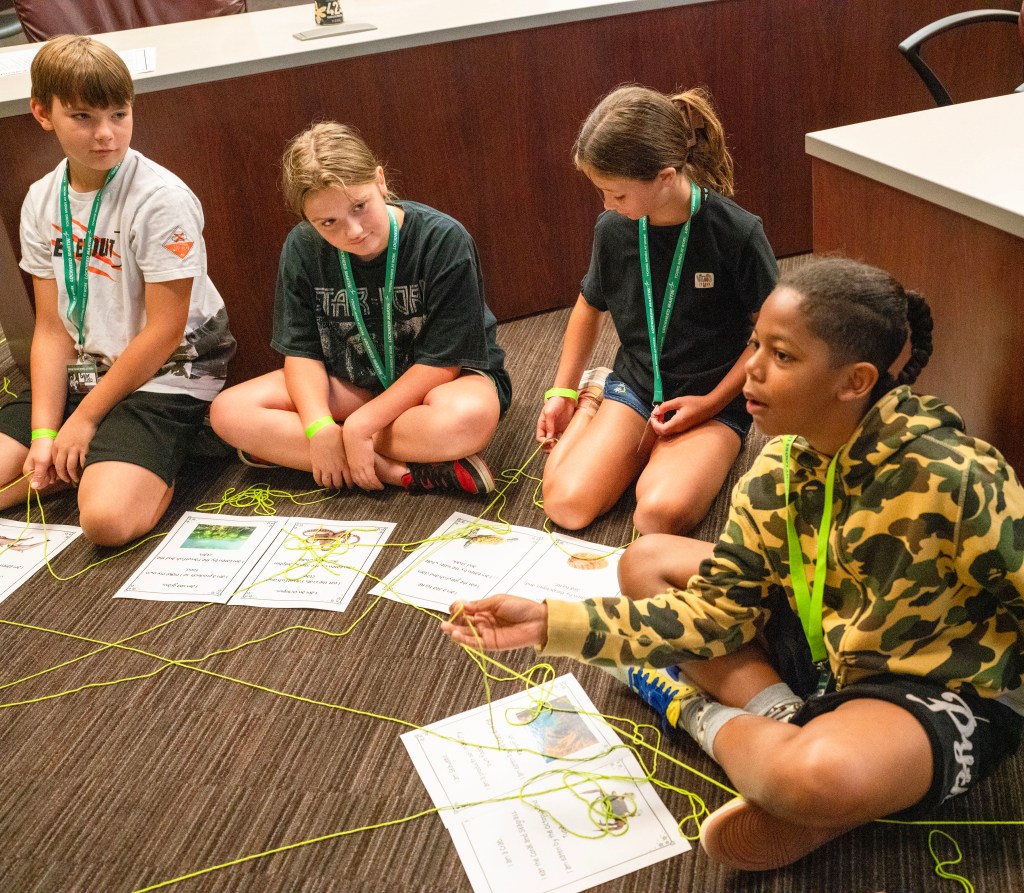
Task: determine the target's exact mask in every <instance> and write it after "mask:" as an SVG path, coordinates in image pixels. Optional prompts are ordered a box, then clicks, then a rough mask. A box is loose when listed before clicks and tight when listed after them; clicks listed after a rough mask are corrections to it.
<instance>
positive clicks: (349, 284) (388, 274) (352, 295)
mask: <svg viewBox="0 0 1024 893" xmlns="http://www.w3.org/2000/svg"><path fill="white" fill-rule="evenodd" d="M338 263H339V264H340V265H341V275H342V276H343V277H344V279H345V294H346V295H347V296H348V306H349V309H350V311H351V313H352V318H353V319H354V320H355V321H356V328H357V329H358V330H359V337H360V338H362V339H363V344H364V345H365V346H366V354H367V356H368V357H369V358H370V363H371V364H372V365H373V371H374V372H375V373H376V374H377V378H378V379H379V380H380V383H381V384H382V385H383V386H384V387H385V388H389V387H391V385H392V384H394V382H395V333H394V330H393V328H392V325H391V316H392V310H391V304H392V302H393V301H394V299H395V270H396V268H397V267H398V221H397V220H395V212H394V211H392V210H391V208H388V257H387V264H386V268H385V272H384V296H383V298H382V300H381V303H382V305H383V306H382V307H381V310H382V312H383V314H384V360H383V362H382V361H381V358H380V354H379V353H377V348H376V347H374V344H373V339H372V338H370V333H369V331H368V330H367V328H366V323H365V322H363V310H362V308H361V307H360V306H359V290H358V289H357V288H356V280H355V277H353V275H352V264H351V262H350V261H349V259H348V253H347V252H345V251H341V250H340V249H339V251H338Z"/></svg>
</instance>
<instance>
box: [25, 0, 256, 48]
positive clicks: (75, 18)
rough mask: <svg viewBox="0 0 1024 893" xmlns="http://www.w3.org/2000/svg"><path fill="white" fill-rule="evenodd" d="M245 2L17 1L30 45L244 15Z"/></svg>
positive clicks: (151, 0) (241, 0)
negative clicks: (59, 37)
mask: <svg viewBox="0 0 1024 893" xmlns="http://www.w3.org/2000/svg"><path fill="white" fill-rule="evenodd" d="M245 3H246V0H75V2H74V3H55V2H53V0H14V8H15V10H16V11H17V13H18V18H19V19H21V27H22V29H23V30H24V32H25V36H26V37H27V38H28V39H29V41H40V40H49V39H50V38H51V37H56V36H57V35H58V34H102V33H104V32H106V31H126V30H128V29H129V28H144V27H146V26H147V25H166V24H169V23H170V22H185V21H189V20H191V19H208V18H212V17H214V16H222V15H232V14H234V13H239V12H245Z"/></svg>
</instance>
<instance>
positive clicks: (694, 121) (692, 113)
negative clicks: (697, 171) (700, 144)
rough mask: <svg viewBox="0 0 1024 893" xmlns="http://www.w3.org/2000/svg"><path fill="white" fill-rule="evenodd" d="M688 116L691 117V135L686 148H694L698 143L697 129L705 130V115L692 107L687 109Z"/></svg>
mask: <svg viewBox="0 0 1024 893" xmlns="http://www.w3.org/2000/svg"><path fill="white" fill-rule="evenodd" d="M687 116H688V118H689V119H690V136H689V137H688V138H687V140H686V148H687V149H692V148H693V147H694V146H696V145H697V131H698V130H704V127H705V124H704V116H703V115H702V114H701V113H700V112H698V111H697V110H696V109H695V108H692V107H691V108H689V109H687Z"/></svg>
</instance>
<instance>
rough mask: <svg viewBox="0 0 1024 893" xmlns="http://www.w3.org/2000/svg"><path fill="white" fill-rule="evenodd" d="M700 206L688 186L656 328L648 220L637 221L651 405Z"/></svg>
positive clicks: (657, 395) (696, 190) (658, 391)
mask: <svg viewBox="0 0 1024 893" xmlns="http://www.w3.org/2000/svg"><path fill="white" fill-rule="evenodd" d="M699 207H700V187H699V186H698V185H697V184H696V183H693V182H691V183H690V216H689V217H687V218H686V223H684V224H683V228H682V229H681V230H680V231H679V238H678V239H677V240H676V253H675V254H674V255H673V257H672V266H671V268H670V269H669V273H668V281H667V282H666V283H665V299H664V300H663V301H662V302H661V319H660V320H659V321H658V323H657V326H655V322H654V286H653V285H652V283H651V253H650V250H649V249H648V246H647V226H648V223H647V218H646V217H641V218H640V223H639V227H640V278H641V280H642V281H643V286H644V310H645V311H646V313H647V334H648V337H649V338H650V342H651V366H652V367H653V369H654V405H655V406H657V405H658V404H659V403H661V401H662V400H663V399H664V396H665V393H664V390H663V388H662V384H661V349H662V347H663V346H664V344H665V334H666V333H667V332H668V324H669V320H670V319H671V318H672V308H673V307H674V306H675V303H676V292H678V291H679V280H680V278H681V277H682V275H683V261H685V260H686V246H687V244H688V243H689V241H690V223H691V222H692V221H693V215H694V214H696V213H697V209H698V208H699Z"/></svg>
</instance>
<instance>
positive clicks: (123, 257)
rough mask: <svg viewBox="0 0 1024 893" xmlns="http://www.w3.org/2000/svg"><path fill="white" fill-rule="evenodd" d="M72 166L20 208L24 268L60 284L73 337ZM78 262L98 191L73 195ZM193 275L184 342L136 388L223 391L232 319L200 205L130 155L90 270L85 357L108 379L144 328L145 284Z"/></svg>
mask: <svg viewBox="0 0 1024 893" xmlns="http://www.w3.org/2000/svg"><path fill="white" fill-rule="evenodd" d="M66 165H67V162H66V161H62V162H61V163H60V164H59V165H57V167H56V169H55V170H53V171H52V172H50V173H49V174H47V175H46V176H45V177H43V178H42V179H41V180H38V181H37V182H35V183H33V184H32V186H31V187H30V188H29V191H28V195H27V196H26V197H25V202H24V204H23V205H22V208H21V268H22V269H23V270H25V271H26V272H27V273H29V274H31V275H33V276H37V277H39V278H41V279H56V280H57V293H58V312H59V313H60V316H61V319H62V320H63V322H64V326H65V328H66V329H67V330H68V333H69V334H70V335H71V338H72V339H73V340H74V341H75V343H76V344H77V343H78V329H77V327H76V325H75V323H74V322H73V321H71V320H69V319H68V318H67V311H68V291H67V286H66V284H65V281H64V257H63V253H62V252H63V247H64V240H63V238H62V233H61V222H60V218H61V214H60V187H61V182H62V180H63V178H64V170H65V167H66ZM68 196H69V199H70V203H71V218H72V222H73V229H74V235H73V239H74V245H75V248H76V252H77V254H76V265H77V263H78V261H79V260H80V258H81V252H82V245H83V241H84V239H85V230H86V226H87V225H88V222H89V215H90V213H91V211H92V203H93V199H94V198H95V197H96V193H95V192H88V193H79V192H75V191H74V190H73V189H69V190H68ZM190 277H191V279H192V297H191V301H190V303H189V312H188V322H187V323H186V325H185V335H184V338H183V339H182V342H181V345H180V346H179V348H178V349H177V350H176V351H175V352H174V354H173V355H172V356H171V357H170V358H169V359H168V361H167V362H166V363H165V364H164V365H163V367H162V368H161V369H160V370H159V371H158V372H157V374H156V375H155V376H154V377H153V378H151V379H150V380H149V381H148V382H146V384H144V385H142V387H141V388H139V390H141V391H153V392H156V393H162V394H175V393H186V394H191V395H192V396H193V397H196V398H198V399H200V400H212V399H213V398H214V397H215V396H216V395H217V393H218V392H219V391H220V389H221V388H222V387H223V386H224V379H225V377H226V375H227V363H228V360H229V359H230V358H231V356H232V355H233V354H234V351H235V340H234V338H233V337H232V336H231V333H230V332H229V331H228V319H227V313H226V311H225V309H224V301H223V300H222V298H221V296H220V294H219V293H218V292H217V289H216V288H215V287H214V285H213V283H212V282H210V280H209V278H207V275H206V246H205V244H204V242H203V210H202V207H201V206H200V204H199V199H197V198H196V197H195V195H193V193H192V191H191V190H190V189H189V188H188V187H187V186H186V185H185V184H184V183H183V182H182V181H181V180H179V179H178V178H177V177H176V176H175V175H174V174H172V173H171V172H170V171H168V170H166V169H165V168H163V167H161V166H160V165H158V164H156V163H154V162H152V161H150V160H149V159H148V158H146V157H145V156H143V155H141V154H139V153H138V152H136V151H135V150H133V149H129V150H128V154H127V155H126V156H125V159H124V162H123V163H122V164H121V167H120V169H119V170H118V172H117V174H116V175H115V176H114V179H113V180H111V181H110V183H108V184H107V187H106V188H105V189H104V191H103V198H102V200H101V203H100V212H99V217H98V219H97V221H96V230H95V235H94V239H93V248H92V260H91V263H90V264H89V302H88V305H87V307H86V312H85V330H84V334H85V352H86V353H87V354H88V355H89V356H90V357H91V358H92V359H93V360H94V362H95V363H96V366H97V368H98V370H99V372H100V374H101V375H102V374H103V373H104V372H106V371H107V370H108V369H109V368H110V366H111V365H112V364H113V362H114V361H115V360H116V359H117V358H118V357H119V356H120V355H121V353H122V351H124V349H125V347H126V346H127V345H128V342H130V341H131V340H132V339H133V338H134V337H135V336H136V335H137V334H138V333H139V332H140V331H141V330H142V328H143V326H144V325H145V323H146V303H145V288H146V283H147V282H172V281H174V280H176V279H188V278H190Z"/></svg>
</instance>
